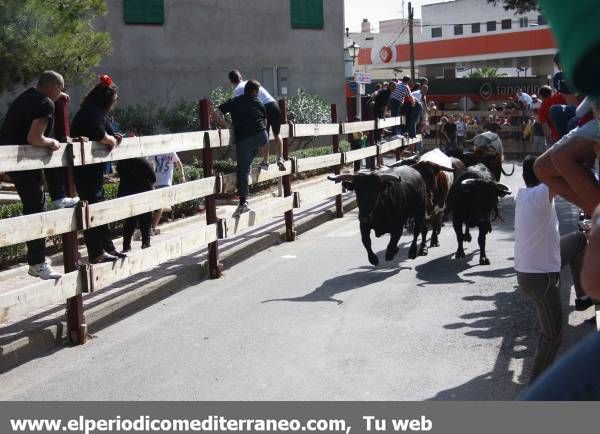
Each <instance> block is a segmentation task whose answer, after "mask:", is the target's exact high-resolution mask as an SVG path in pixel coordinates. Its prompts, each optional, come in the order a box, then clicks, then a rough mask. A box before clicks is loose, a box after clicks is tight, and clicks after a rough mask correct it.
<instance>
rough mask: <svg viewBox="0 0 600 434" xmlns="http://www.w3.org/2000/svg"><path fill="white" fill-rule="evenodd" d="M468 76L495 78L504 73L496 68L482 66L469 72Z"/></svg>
mask: <svg viewBox="0 0 600 434" xmlns="http://www.w3.org/2000/svg"><path fill="white" fill-rule="evenodd" d="M467 77H468V78H497V77H506V74H505V73H503V72H498V69H496V68H490V67H487V66H482V67H481V68H477V69H475V70H473V71H472V72H470V73H469V74H468V75H467Z"/></svg>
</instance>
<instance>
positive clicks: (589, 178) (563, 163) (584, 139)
mask: <svg viewBox="0 0 600 434" xmlns="http://www.w3.org/2000/svg"><path fill="white" fill-rule="evenodd" d="M594 117H595V119H594V121H591V122H587V123H586V124H585V125H583V126H582V127H577V128H575V129H573V130H571V131H570V132H569V133H568V134H567V135H566V136H564V137H563V138H562V139H560V140H559V141H558V142H556V143H555V144H554V145H553V146H552V147H551V148H550V149H548V150H547V151H546V152H545V153H544V154H543V155H542V156H541V157H540V158H539V159H538V161H537V162H536V167H535V169H536V174H537V176H538V178H540V180H541V181H542V182H544V183H545V184H547V185H548V186H550V188H552V189H553V190H555V191H556V192H557V193H558V194H559V195H560V196H562V197H564V198H565V199H567V200H568V201H569V202H571V203H573V204H575V205H577V206H579V207H580V208H581V209H583V210H584V211H585V213H587V214H591V213H592V211H593V210H594V208H596V206H597V205H598V204H599V203H600V186H599V185H598V180H597V179H596V176H595V174H594V173H593V171H592V168H593V167H594V163H595V160H596V158H597V156H598V154H600V104H598V102H595V103H594Z"/></svg>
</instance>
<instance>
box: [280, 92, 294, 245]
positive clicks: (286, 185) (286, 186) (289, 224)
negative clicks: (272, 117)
mask: <svg viewBox="0 0 600 434" xmlns="http://www.w3.org/2000/svg"><path fill="white" fill-rule="evenodd" d="M279 110H280V111H281V123H282V124H283V125H285V124H287V123H288V117H287V107H286V105H285V100H284V99H280V100H279ZM282 156H283V159H284V160H286V161H287V160H289V158H290V143H289V140H288V138H287V137H286V138H285V139H283V155H282ZM281 182H282V183H283V197H288V196H291V195H292V175H285V176H283V177H282V180H281ZM284 219H285V240H286V241H294V240H295V239H296V231H295V230H294V210H289V211H286V212H285V214H284Z"/></svg>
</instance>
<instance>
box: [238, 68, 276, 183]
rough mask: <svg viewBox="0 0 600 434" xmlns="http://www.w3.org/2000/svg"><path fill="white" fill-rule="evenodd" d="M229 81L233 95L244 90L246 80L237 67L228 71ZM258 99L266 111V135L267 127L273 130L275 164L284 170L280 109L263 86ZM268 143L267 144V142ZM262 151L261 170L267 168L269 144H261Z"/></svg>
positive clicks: (241, 93) (239, 93)
mask: <svg viewBox="0 0 600 434" xmlns="http://www.w3.org/2000/svg"><path fill="white" fill-rule="evenodd" d="M229 81H230V82H231V85H232V86H233V87H234V88H233V96H234V97H236V96H242V95H244V92H245V90H244V89H245V87H246V84H247V83H248V81H247V80H244V79H243V77H242V74H241V73H240V71H238V70H237V69H235V70H233V71H230V72H229ZM258 99H259V100H260V102H261V103H262V104H263V105H264V106H265V110H266V112H267V135H268V133H269V129H270V130H271V131H273V137H274V140H275V144H276V148H277V166H278V167H279V170H282V171H283V170H285V160H284V159H283V140H282V139H281V134H280V132H281V111H280V110H279V105H278V104H277V101H275V98H273V97H272V96H271V94H270V93H269V92H267V90H266V89H265V88H264V87H262V86H261V87H260V89H259V91H258ZM267 145H268V144H267ZM261 152H262V157H263V160H262V163H261V164H260V166H259V167H260V169H261V170H268V169H269V146H263V147H262V148H261Z"/></svg>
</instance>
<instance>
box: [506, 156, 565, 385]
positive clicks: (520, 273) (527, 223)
mask: <svg viewBox="0 0 600 434" xmlns="http://www.w3.org/2000/svg"><path fill="white" fill-rule="evenodd" d="M534 162H535V157H532V156H528V157H526V158H525V160H524V161H523V179H524V181H525V185H526V186H527V188H521V189H520V190H519V192H518V193H517V195H516V197H515V246H514V253H515V271H516V272H517V282H518V284H519V288H520V289H521V290H522V291H523V292H524V293H525V294H526V295H527V296H529V297H530V298H531V299H532V300H533V302H534V303H535V305H536V309H537V313H538V321H539V325H540V328H541V334H540V338H539V341H538V347H537V350H536V355H535V361H534V363H533V369H532V372H531V378H530V383H531V382H533V381H534V380H535V379H536V378H537V377H538V376H539V375H540V374H541V373H542V372H543V371H544V370H545V369H546V368H547V367H548V366H550V364H552V362H553V360H554V357H555V356H556V353H557V351H558V348H559V347H560V340H561V332H562V322H563V319H562V306H561V301H560V269H561V258H560V235H559V232H558V218H557V216H556V210H555V208H554V196H555V193H554V192H553V191H551V190H550V189H549V188H548V186H546V185H544V184H541V183H540V181H539V180H538V178H537V177H536V176H535V173H534V171H533V164H534Z"/></svg>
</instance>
